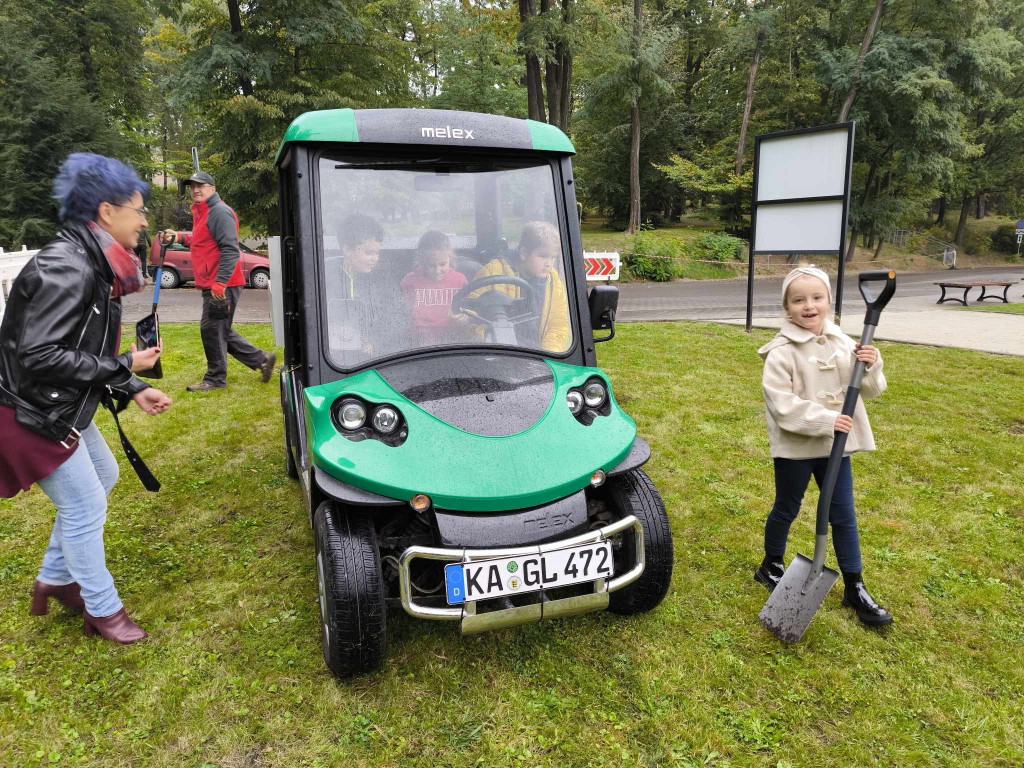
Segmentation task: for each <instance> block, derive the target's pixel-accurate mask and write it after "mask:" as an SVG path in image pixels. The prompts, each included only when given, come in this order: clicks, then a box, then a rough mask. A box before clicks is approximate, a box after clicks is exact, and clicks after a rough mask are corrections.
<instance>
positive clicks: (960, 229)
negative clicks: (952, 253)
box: [953, 189, 971, 248]
mask: <svg viewBox="0 0 1024 768" xmlns="http://www.w3.org/2000/svg"><path fill="white" fill-rule="evenodd" d="M970 198H971V196H970V195H969V194H968V192H967V190H966V189H965V190H964V191H963V194H962V195H961V197H960V221H959V222H958V223H957V225H956V237H954V238H953V242H954V243H956V245H957V247H958V248H963V247H964V234H965V233H966V232H967V201H968V200H970Z"/></svg>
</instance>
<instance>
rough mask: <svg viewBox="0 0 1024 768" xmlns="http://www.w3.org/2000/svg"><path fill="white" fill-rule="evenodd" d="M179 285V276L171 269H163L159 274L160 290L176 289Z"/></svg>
mask: <svg viewBox="0 0 1024 768" xmlns="http://www.w3.org/2000/svg"><path fill="white" fill-rule="evenodd" d="M179 285H181V276H180V275H179V274H178V271H177V270H175V269H172V268H171V267H164V269H163V271H162V272H161V273H160V290H165V289H167V288H177V287H178V286H179Z"/></svg>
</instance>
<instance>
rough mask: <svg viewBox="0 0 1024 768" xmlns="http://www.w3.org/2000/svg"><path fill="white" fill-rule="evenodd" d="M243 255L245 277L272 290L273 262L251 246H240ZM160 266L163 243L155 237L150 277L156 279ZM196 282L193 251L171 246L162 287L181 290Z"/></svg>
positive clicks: (162, 277)
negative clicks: (271, 272) (185, 284)
mask: <svg viewBox="0 0 1024 768" xmlns="http://www.w3.org/2000/svg"><path fill="white" fill-rule="evenodd" d="M238 249H239V251H240V252H241V260H242V277H243V278H244V279H245V283H246V285H248V286H249V287H251V288H268V287H269V286H270V259H268V258H267V257H266V256H265V255H264V254H262V253H259V252H258V251H254V250H253V249H252V248H250V247H249V246H247V245H245V244H243V243H239V244H238ZM159 263H160V240H159V238H153V245H152V247H151V248H150V251H149V263H148V264H147V265H146V269H147V271H148V272H149V274H150V277H156V265H157V264H159ZM194 279H195V273H194V272H193V268H192V252H191V251H190V250H189V249H188V248H187V247H186V246H184V245H181V244H180V243H171V245H169V246H167V258H166V259H165V260H164V271H163V272H162V273H161V275H160V287H161V288H177V287H178V286H179V285H181V284H182V283H187V282H189V281H191V280H194Z"/></svg>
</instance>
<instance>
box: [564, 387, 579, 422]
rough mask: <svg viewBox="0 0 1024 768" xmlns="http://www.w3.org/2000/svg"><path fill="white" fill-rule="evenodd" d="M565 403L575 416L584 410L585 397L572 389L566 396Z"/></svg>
mask: <svg viewBox="0 0 1024 768" xmlns="http://www.w3.org/2000/svg"><path fill="white" fill-rule="evenodd" d="M565 402H566V403H567V404H568V405H569V410H570V411H571V412H572V415H573V416H575V415H576V414H577V413H579V412H580V411H582V410H583V395H581V394H580V393H579V390H575V389H570V390H569V392H568V393H567V394H566V396H565Z"/></svg>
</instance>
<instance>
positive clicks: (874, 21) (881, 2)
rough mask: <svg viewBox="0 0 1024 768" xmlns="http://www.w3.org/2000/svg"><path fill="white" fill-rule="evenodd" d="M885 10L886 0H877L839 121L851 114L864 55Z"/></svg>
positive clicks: (869, 46) (843, 120) (844, 119)
mask: <svg viewBox="0 0 1024 768" xmlns="http://www.w3.org/2000/svg"><path fill="white" fill-rule="evenodd" d="M884 10H885V0H875V12H874V14H873V15H872V16H871V21H870V22H869V23H868V28H867V31H865V32H864V40H863V41H862V42H861V44H860V51H859V52H858V54H857V63H856V65H855V66H854V69H853V79H851V80H850V90H848V91H847V92H846V98H845V99H843V106H842V107H841V108H840V110H839V119H838V120H837V121H836V122H838V123H842V122H845V121H846V118H847V117H849V115H850V108H851V107H852V106H853V100H854V98H855V97H856V96H857V83H858V82H859V81H860V71H861V69H862V68H863V66H864V57H865V56H867V53H868V51H869V50H870V49H871V43H872V41H873V40H874V39H875V33H876V32H877V31H878V24H879V22H881V20H882V12H883V11H884Z"/></svg>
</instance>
